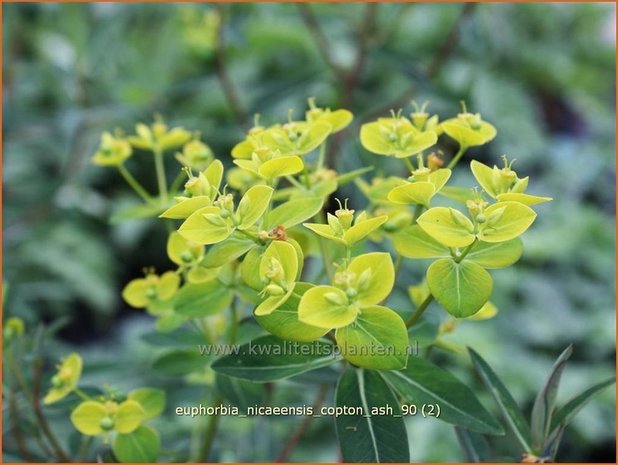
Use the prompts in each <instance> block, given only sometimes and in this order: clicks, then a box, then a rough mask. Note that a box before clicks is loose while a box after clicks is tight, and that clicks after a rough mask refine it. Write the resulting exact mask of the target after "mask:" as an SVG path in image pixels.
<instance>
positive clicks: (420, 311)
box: [406, 294, 433, 328]
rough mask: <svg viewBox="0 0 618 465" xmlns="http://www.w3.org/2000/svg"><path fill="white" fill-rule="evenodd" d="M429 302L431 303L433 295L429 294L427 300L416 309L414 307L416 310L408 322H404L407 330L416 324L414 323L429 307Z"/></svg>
mask: <svg viewBox="0 0 618 465" xmlns="http://www.w3.org/2000/svg"><path fill="white" fill-rule="evenodd" d="M431 302H433V295H431V294H429V295H428V296H427V298H426V299H425V300H424V301H423V302H422V303H421V304H420V305H419V306H418V307H416V310H414V313H413V314H412V316H410V318H408V321H406V327H407V328H410V327H412V326H413V325H414V323H416V321H417V320H418V319H419V318H420V317H421V315H422V314H423V312H425V310H427V307H429V304H430V303H431Z"/></svg>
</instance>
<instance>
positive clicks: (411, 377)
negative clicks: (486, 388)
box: [382, 357, 504, 435]
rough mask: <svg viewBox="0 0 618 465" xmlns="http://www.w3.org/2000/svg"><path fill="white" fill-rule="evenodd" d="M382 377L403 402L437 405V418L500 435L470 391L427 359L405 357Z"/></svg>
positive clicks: (495, 424) (496, 425)
mask: <svg viewBox="0 0 618 465" xmlns="http://www.w3.org/2000/svg"><path fill="white" fill-rule="evenodd" d="M382 376H383V377H384V379H386V381H387V382H388V383H389V384H390V385H391V386H392V387H393V388H394V389H395V390H396V391H397V392H399V394H400V395H401V396H402V397H403V399H404V401H405V402H409V403H411V404H415V405H417V406H419V407H420V405H421V404H437V405H439V407H440V415H439V416H437V418H438V419H440V420H442V421H445V422H447V423H450V424H453V425H458V426H463V427H464V428H467V429H469V430H471V431H476V432H478V433H486V434H495V435H502V434H504V431H503V430H502V427H501V426H500V424H499V423H498V422H497V421H496V419H495V418H494V417H493V416H492V415H491V414H490V413H489V412H488V411H487V410H485V407H483V405H482V404H481V403H480V402H479V401H478V399H477V398H476V396H475V395H474V393H473V392H472V390H471V389H470V388H469V387H468V386H466V385H465V384H463V383H462V382H461V381H459V380H458V379H457V378H456V377H454V376H453V375H452V374H450V373H449V372H448V371H445V370H443V369H441V368H439V367H437V366H436V365H434V364H433V363H431V362H428V361H427V360H424V359H422V358H419V357H409V358H408V366H407V367H406V368H405V369H404V370H401V371H385V372H382Z"/></svg>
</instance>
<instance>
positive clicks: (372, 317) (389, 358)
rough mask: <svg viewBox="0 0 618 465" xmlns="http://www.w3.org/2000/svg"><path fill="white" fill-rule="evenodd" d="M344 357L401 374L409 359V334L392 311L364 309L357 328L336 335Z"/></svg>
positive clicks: (347, 329)
mask: <svg viewBox="0 0 618 465" xmlns="http://www.w3.org/2000/svg"><path fill="white" fill-rule="evenodd" d="M335 339H336V340H337V345H338V346H339V348H340V349H341V354H342V355H343V357H344V358H345V359H347V360H349V361H350V362H351V363H353V364H354V365H356V366H359V367H362V368H370V369H373V370H399V369H400V368H403V367H405V366H406V360H407V359H408V352H407V351H408V331H407V328H406V324H405V323H404V321H403V320H402V318H401V317H400V316H399V315H398V314H397V313H395V312H394V311H392V310H391V309H390V308H387V307H381V306H378V305H375V306H371V307H363V308H362V310H361V313H360V314H359V315H358V317H357V318H356V321H355V322H354V323H353V324H350V325H348V326H346V327H344V328H339V329H338V330H337V332H336V333H335Z"/></svg>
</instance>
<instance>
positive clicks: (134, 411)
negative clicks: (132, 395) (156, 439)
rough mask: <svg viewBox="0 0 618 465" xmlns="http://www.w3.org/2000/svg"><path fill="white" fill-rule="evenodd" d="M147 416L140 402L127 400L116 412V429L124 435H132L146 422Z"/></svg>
mask: <svg viewBox="0 0 618 465" xmlns="http://www.w3.org/2000/svg"><path fill="white" fill-rule="evenodd" d="M145 414H146V412H145V411H144V408H143V407H142V406H141V405H140V404H139V402H136V401H134V400H125V401H124V402H122V403H121V404H120V405H119V406H118V410H116V415H115V423H116V424H115V426H114V429H115V430H116V431H118V432H119V433H122V434H127V433H131V432H133V431H135V429H136V428H137V427H138V426H139V425H140V424H141V422H142V421H144V417H145Z"/></svg>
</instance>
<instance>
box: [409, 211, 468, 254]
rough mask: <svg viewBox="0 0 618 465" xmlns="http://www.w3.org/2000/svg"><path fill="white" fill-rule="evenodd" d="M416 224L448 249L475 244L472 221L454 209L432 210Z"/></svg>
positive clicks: (424, 214)
mask: <svg viewBox="0 0 618 465" xmlns="http://www.w3.org/2000/svg"><path fill="white" fill-rule="evenodd" d="M416 222H417V223H418V225H419V226H420V227H421V228H423V230H424V231H425V232H426V233H427V234H429V235H430V236H431V237H433V238H434V239H435V240H436V241H438V242H440V243H441V244H444V245H446V246H447V247H465V246H467V245H470V244H472V242H474V225H473V224H472V221H470V219H469V218H468V217H466V216H465V215H464V214H463V213H461V212H460V211H458V210H455V209H454V208H447V207H434V208H430V209H429V210H427V211H426V212H425V213H423V214H422V215H421V216H420V217H419V218H418V220H417V221H416Z"/></svg>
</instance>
